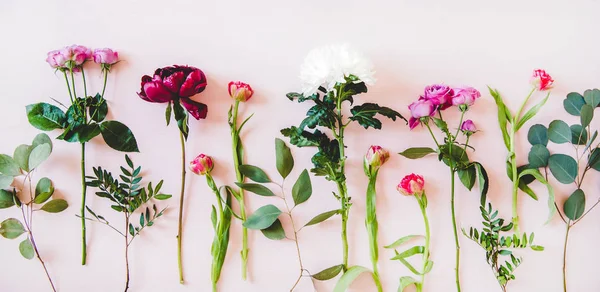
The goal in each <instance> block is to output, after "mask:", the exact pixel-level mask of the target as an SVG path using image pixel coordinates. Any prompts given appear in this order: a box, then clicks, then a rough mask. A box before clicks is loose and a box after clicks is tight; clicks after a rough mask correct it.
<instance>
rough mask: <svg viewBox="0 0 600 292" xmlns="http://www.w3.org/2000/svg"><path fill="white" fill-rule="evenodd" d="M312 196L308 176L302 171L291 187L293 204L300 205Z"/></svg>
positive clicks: (305, 171) (306, 172)
mask: <svg viewBox="0 0 600 292" xmlns="http://www.w3.org/2000/svg"><path fill="white" fill-rule="evenodd" d="M311 195H312V183H311V181H310V175H308V171H307V170H306V169H305V170H303V171H302V173H301V174H300V176H299V177H298V180H297V181H296V183H294V186H293V187H292V197H293V198H294V204H296V206H297V205H300V204H302V203H304V202H306V200H308V199H309V198H310V196H311Z"/></svg>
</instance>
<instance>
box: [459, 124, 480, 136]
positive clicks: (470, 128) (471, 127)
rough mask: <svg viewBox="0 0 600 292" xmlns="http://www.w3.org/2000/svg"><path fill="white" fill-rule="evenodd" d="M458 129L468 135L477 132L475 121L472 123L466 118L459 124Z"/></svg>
mask: <svg viewBox="0 0 600 292" xmlns="http://www.w3.org/2000/svg"><path fill="white" fill-rule="evenodd" d="M460 130H461V131H462V132H463V133H465V135H467V136H470V135H472V134H473V133H475V132H477V127H475V123H473V121H472V120H466V121H464V122H463V123H462V125H461V126H460Z"/></svg>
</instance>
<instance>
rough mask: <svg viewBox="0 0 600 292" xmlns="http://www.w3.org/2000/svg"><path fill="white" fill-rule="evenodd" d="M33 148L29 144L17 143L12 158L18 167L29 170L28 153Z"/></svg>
mask: <svg viewBox="0 0 600 292" xmlns="http://www.w3.org/2000/svg"><path fill="white" fill-rule="evenodd" d="M31 150H33V147H32V146H31V145H25V144H22V145H19V146H18V147H17V148H16V149H15V152H14V153H13V159H14V160H15V162H16V163H17V164H18V165H19V167H20V168H21V169H23V170H25V171H27V172H29V154H30V153H31Z"/></svg>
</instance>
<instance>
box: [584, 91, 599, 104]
mask: <svg viewBox="0 0 600 292" xmlns="http://www.w3.org/2000/svg"><path fill="white" fill-rule="evenodd" d="M583 99H584V100H585V103H586V104H588V105H589V106H591V107H592V108H595V107H598V106H600V90H599V89H588V90H586V91H585V92H584V93H583Z"/></svg>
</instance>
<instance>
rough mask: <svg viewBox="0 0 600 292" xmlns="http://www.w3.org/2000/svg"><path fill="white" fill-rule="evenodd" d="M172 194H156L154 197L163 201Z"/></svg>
mask: <svg viewBox="0 0 600 292" xmlns="http://www.w3.org/2000/svg"><path fill="white" fill-rule="evenodd" d="M172 196H173V195H167V194H158V195H155V196H154V198H155V199H157V200H161V201H163V200H166V199H170V198H171V197H172Z"/></svg>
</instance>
